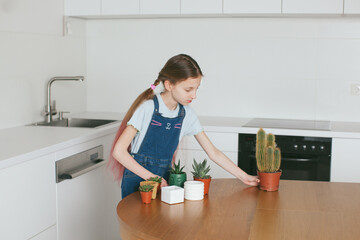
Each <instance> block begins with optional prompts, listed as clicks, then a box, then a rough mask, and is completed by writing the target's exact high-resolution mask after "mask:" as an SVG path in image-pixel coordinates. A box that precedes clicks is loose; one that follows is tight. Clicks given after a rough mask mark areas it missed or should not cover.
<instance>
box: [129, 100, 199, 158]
mask: <svg viewBox="0 0 360 240" xmlns="http://www.w3.org/2000/svg"><path fill="white" fill-rule="evenodd" d="M156 96H157V98H158V101H159V113H161V114H162V116H163V117H167V118H175V117H177V116H178V114H179V108H180V105H179V104H178V106H177V107H176V109H175V110H169V109H168V108H167V107H166V105H165V103H164V101H163V99H162V97H161V95H160V94H156ZM154 107H155V105H154V100H152V99H151V100H148V101H145V102H144V103H142V104H141V105H140V106H139V107H138V108H137V109H136V111H135V112H134V114H133V116H132V117H131V119H130V120H129V121H128V122H127V125H132V126H133V127H134V128H136V129H137V130H138V132H137V134H136V136H135V138H134V139H133V141H132V142H131V152H132V153H137V152H138V151H139V148H140V145H141V143H142V141H143V140H144V138H145V134H146V132H147V129H148V127H149V125H150V121H151V118H152V115H153V113H154ZM184 108H185V118H184V120H183V124H182V127H181V131H180V136H179V142H180V140H181V138H182V137H183V136H189V135H190V136H193V135H196V134H198V133H199V132H201V131H203V128H202V126H201V124H200V121H199V119H198V117H197V116H196V114H195V112H194V110H193V109H192V108H191V107H190V106H184Z"/></svg>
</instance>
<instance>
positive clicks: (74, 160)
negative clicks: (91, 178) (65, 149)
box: [56, 145, 105, 183]
mask: <svg viewBox="0 0 360 240" xmlns="http://www.w3.org/2000/svg"><path fill="white" fill-rule="evenodd" d="M103 152H104V150H103V146H102V145H101V146H97V147H95V148H92V149H89V150H86V151H84V152H81V153H78V154H75V155H72V156H70V157H67V158H64V159H61V160H59V161H57V162H56V183H59V182H61V181H64V180H66V179H73V178H76V177H78V176H80V175H82V174H85V173H87V172H90V171H92V170H94V169H95V168H98V167H101V166H102V165H104V164H105V161H104V156H103V155H104V153H103Z"/></svg>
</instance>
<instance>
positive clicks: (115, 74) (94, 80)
mask: <svg viewBox="0 0 360 240" xmlns="http://www.w3.org/2000/svg"><path fill="white" fill-rule="evenodd" d="M65 22H66V23H69V24H65V28H64V33H65V34H64V35H60V34H46V33H39V32H36V33H31V32H30V33H29V32H21V31H20V32H11V31H7V30H6V31H5V30H1V29H0V52H1V54H0V63H1V64H0V83H1V88H0V106H1V108H0V109H1V116H2V117H1V119H0V129H3V128H8V127H12V126H18V125H24V124H27V123H31V122H34V121H39V120H41V119H43V118H42V117H41V116H40V112H41V111H42V110H43V107H44V105H45V101H46V93H45V89H46V83H47V81H48V80H49V79H50V78H51V77H54V76H57V75H85V76H86V80H85V82H83V83H80V84H77V83H76V84H75V83H60V82H59V83H56V84H54V86H53V89H54V91H53V99H56V100H57V109H58V110H63V111H70V112H82V111H100V112H125V111H126V110H127V109H128V107H129V106H130V104H131V102H132V101H133V100H134V99H135V97H136V96H137V95H138V94H139V93H140V92H142V91H143V90H145V89H146V88H148V87H149V86H150V84H152V83H153V81H154V80H155V79H156V77H157V74H158V72H159V71H160V69H161V67H162V66H163V64H164V63H165V62H166V61H167V59H168V58H170V57H171V56H173V55H176V54H178V53H186V54H189V55H191V56H193V57H194V58H195V59H196V60H197V61H198V63H199V64H200V66H201V68H202V70H203V73H204V78H203V81H202V84H201V86H200V89H199V91H198V99H197V100H195V101H194V102H193V103H192V106H193V108H194V109H195V111H196V112H197V114H198V115H202V116H229V117H263V118H264V117H269V118H292V119H316V120H336V121H360V111H357V109H358V108H359V107H360V96H354V95H351V88H350V87H351V85H352V84H359V85H360V67H359V66H360V18H358V17H341V18H340V17H317V18H315V17H314V18H309V17H303V18H300V17H299V18H295V17H291V18H286V17H280V18H277V17H273V18H271V17H268V18H266V17H261V18H254V17H252V18H246V17H244V18H181V19H177V18H170V19H166V18H163V19H155V18H149V19H108V20H104V19H103V20H96V19H92V20H81V19H75V18H74V19H73V18H69V19H66V21H65Z"/></svg>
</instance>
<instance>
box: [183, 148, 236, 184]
mask: <svg viewBox="0 0 360 240" xmlns="http://www.w3.org/2000/svg"><path fill="white" fill-rule="evenodd" d="M223 153H224V154H225V155H226V156H227V157H228V158H230V160H231V161H233V162H234V163H235V164H236V165H237V153H236V152H223ZM179 159H180V165H181V166H185V168H184V171H185V172H186V177H187V180H193V175H192V173H191V171H193V168H192V164H193V161H194V160H193V159H195V161H196V162H198V163H200V162H202V161H203V160H204V159H207V162H208V164H209V166H210V169H211V170H210V172H209V174H210V175H211V177H212V178H213V179H215V178H234V176H233V175H231V174H230V173H228V172H227V171H226V170H224V169H223V168H222V167H220V166H219V165H217V164H216V163H215V162H213V161H212V160H210V159H209V157H208V156H207V155H206V153H205V152H204V151H201V150H185V149H179V150H178V152H177V154H176V163H177V162H178V161H179Z"/></svg>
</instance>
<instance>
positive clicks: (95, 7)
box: [64, 0, 101, 16]
mask: <svg viewBox="0 0 360 240" xmlns="http://www.w3.org/2000/svg"><path fill="white" fill-rule="evenodd" d="M64 12H65V16H88V15H100V14H101V0H64Z"/></svg>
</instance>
